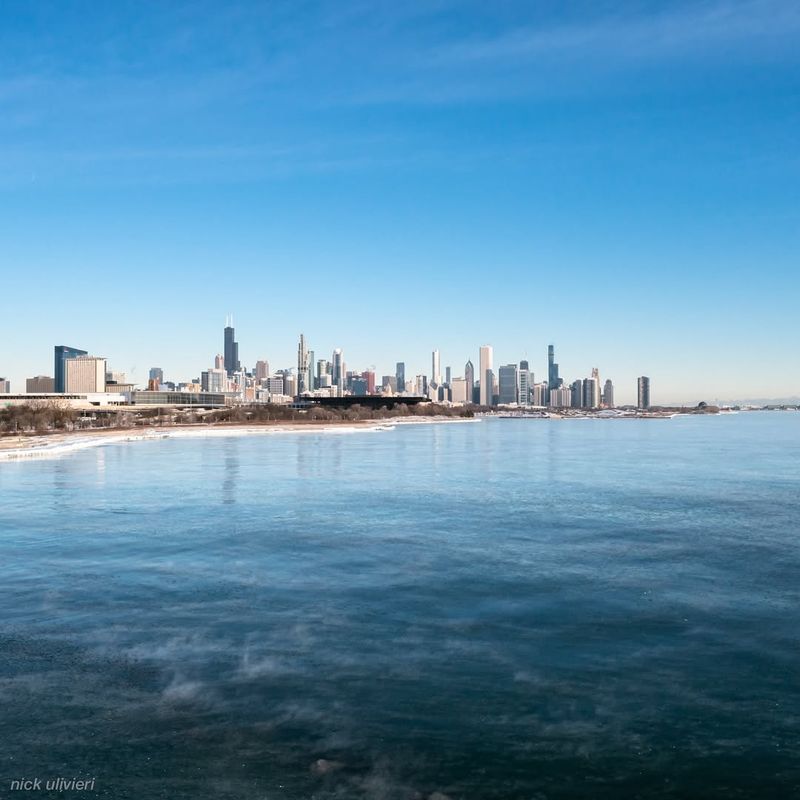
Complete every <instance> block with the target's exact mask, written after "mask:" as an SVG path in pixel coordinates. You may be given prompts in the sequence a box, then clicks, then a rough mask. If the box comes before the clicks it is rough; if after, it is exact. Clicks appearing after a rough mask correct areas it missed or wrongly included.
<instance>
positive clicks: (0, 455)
mask: <svg viewBox="0 0 800 800" xmlns="http://www.w3.org/2000/svg"><path fill="white" fill-rule="evenodd" d="M472 421H474V420H472V419H467V418H452V417H412V418H408V417H397V418H393V419H385V420H367V421H364V422H355V423H352V422H351V423H348V422H332V423H318V424H317V423H314V424H310V423H299V424H292V423H288V424H287V423H282V424H266V425H248V424H242V425H224V426H223V425H220V426H210V425H209V426H180V425H176V426H171V427H168V428H166V427H165V428H149V429H145V430H141V431H136V430H127V431H115V430H94V431H73V432H69V433H52V434H48V435H44V436H19V437H17V436H14V437H7V438H4V439H0V461H13V460H18V459H26V458H48V457H55V456H61V455H66V454H68V453H74V452H76V451H78V450H86V449H88V448H91V447H105V446H106V445H110V444H120V443H123V442H144V441H150V440H154V439H192V438H202V439H211V438H220V437H232V436H265V435H269V436H276V435H281V434H294V433H301V434H320V433H322V434H345V433H380V432H382V431H389V430H392V429H393V428H394V427H395V426H397V425H425V424H441V423H446V422H472Z"/></svg>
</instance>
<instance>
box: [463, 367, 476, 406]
mask: <svg viewBox="0 0 800 800" xmlns="http://www.w3.org/2000/svg"><path fill="white" fill-rule="evenodd" d="M464 380H465V381H466V383H467V391H466V394H467V398H466V400H465V401H464V402H466V403H472V402H473V395H474V393H475V367H473V366H472V362H471V361H467V363H466V364H464Z"/></svg>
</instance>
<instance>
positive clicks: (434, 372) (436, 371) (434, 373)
mask: <svg viewBox="0 0 800 800" xmlns="http://www.w3.org/2000/svg"><path fill="white" fill-rule="evenodd" d="M431 381H432V382H433V383H435V384H436V385H437V386H439V385H441V383H442V365H441V359H440V357H439V351H438V350H434V351H433V353H432V354H431Z"/></svg>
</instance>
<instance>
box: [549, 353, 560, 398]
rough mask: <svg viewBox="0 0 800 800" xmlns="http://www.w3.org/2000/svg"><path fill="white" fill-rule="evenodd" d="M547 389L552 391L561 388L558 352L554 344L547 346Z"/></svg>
mask: <svg viewBox="0 0 800 800" xmlns="http://www.w3.org/2000/svg"><path fill="white" fill-rule="evenodd" d="M547 387H548V389H551V390H552V389H558V388H560V387H561V378H559V377H558V364H556V350H555V347H554V346H553V345H552V344H549V345H547Z"/></svg>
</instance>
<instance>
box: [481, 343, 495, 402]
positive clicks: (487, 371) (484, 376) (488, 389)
mask: <svg viewBox="0 0 800 800" xmlns="http://www.w3.org/2000/svg"><path fill="white" fill-rule="evenodd" d="M478 369H479V372H478V382H479V383H480V404H481V405H482V406H490V405H491V404H492V395H493V393H494V374H493V373H492V346H491V345H489V344H485V345H483V346H482V347H481V348H480V349H479V351H478Z"/></svg>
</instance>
